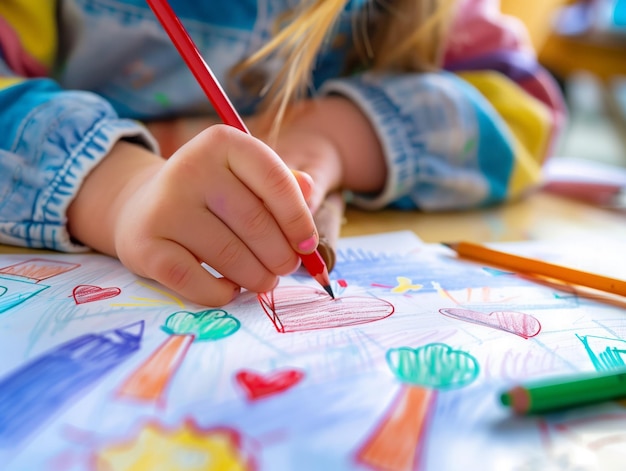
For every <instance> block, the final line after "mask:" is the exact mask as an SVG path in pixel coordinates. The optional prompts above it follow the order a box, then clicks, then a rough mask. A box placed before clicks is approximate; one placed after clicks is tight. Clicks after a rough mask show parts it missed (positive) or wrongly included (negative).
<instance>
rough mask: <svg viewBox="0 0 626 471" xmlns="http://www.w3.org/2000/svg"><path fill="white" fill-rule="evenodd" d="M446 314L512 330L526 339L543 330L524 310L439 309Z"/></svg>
mask: <svg viewBox="0 0 626 471" xmlns="http://www.w3.org/2000/svg"><path fill="white" fill-rule="evenodd" d="M439 312H440V313H442V314H443V315H444V316H448V317H453V318H455V319H460V320H462V321H467V322H471V323H473V324H480V325H485V326H487V327H493V328H494V329H499V330H503V331H505V332H510V333H512V334H515V335H519V336H520V337H524V338H525V339H527V338H530V337H534V336H535V335H537V334H538V333H539V331H541V324H540V323H539V321H538V320H537V319H536V318H535V317H533V316H531V315H529V314H525V313H523V312H516V311H495V312H490V313H489V314H487V313H484V312H477V311H470V310H469V309H454V308H452V309H439Z"/></svg>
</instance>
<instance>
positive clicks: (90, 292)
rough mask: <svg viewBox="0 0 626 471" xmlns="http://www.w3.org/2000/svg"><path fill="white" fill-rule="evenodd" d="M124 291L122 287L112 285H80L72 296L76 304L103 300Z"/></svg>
mask: <svg viewBox="0 0 626 471" xmlns="http://www.w3.org/2000/svg"><path fill="white" fill-rule="evenodd" d="M121 292H122V290H121V289H119V288H115V287H110V288H100V287H99V286H93V285H78V286H77V287H76V288H74V291H72V296H73V297H74V301H75V302H76V304H85V303H91V302H93V301H101V300H103V299H108V298H114V297H115V296H117V295H118V294H120V293H121Z"/></svg>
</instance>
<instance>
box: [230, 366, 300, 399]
mask: <svg viewBox="0 0 626 471" xmlns="http://www.w3.org/2000/svg"><path fill="white" fill-rule="evenodd" d="M302 378H304V372H303V371H300V370H295V369H289V370H282V371H272V372H270V373H268V374H266V375H262V374H260V373H256V372H254V371H250V370H241V371H239V372H238V373H237V374H236V375H235V379H236V380H237V382H238V383H239V385H240V386H241V387H242V388H243V390H244V392H245V393H246V396H247V397H248V399H249V400H250V401H255V400H257V399H261V398H263V397H267V396H272V395H274V394H278V393H280V392H283V391H286V390H287V389H289V388H291V387H292V386H295V385H296V384H298V383H299V382H300V381H301V380H302Z"/></svg>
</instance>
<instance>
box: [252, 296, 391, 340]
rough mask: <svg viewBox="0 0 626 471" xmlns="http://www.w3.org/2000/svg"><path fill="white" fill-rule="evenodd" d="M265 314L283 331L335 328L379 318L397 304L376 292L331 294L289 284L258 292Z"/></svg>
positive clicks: (373, 320)
mask: <svg viewBox="0 0 626 471" xmlns="http://www.w3.org/2000/svg"><path fill="white" fill-rule="evenodd" d="M257 298H258V300H259V302H260V303H261V306H262V307H263V310H264V311H265V314H267V317H269V318H270V320H271V321H272V323H273V324H274V327H276V330H277V331H278V332H281V333H285V332H301V331H305V330H316V329H331V328H333V327H345V326H349V325H357V324H366V323H369V322H375V321H379V320H381V319H384V318H385V317H389V316H390V315H391V314H393V311H394V307H393V305H392V304H391V303H389V302H387V301H385V300H384V299H380V298H375V297H374V296H346V297H339V298H335V299H333V298H331V297H330V296H328V294H327V293H326V292H324V291H321V290H318V289H315V288H312V287H310V286H285V287H283V288H276V289H275V290H274V291H271V292H268V293H261V294H259V295H258V296H257Z"/></svg>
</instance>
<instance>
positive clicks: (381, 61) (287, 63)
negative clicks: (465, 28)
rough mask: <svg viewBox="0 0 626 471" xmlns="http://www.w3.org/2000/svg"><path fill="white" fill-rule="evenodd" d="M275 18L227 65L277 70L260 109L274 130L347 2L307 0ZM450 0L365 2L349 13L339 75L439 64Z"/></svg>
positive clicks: (301, 87)
mask: <svg viewBox="0 0 626 471" xmlns="http://www.w3.org/2000/svg"><path fill="white" fill-rule="evenodd" d="M301 3H302V5H301V6H300V7H299V8H298V9H297V10H295V11H294V12H292V14H291V15H289V16H291V17H290V18H289V17H287V16H285V17H283V18H280V21H281V22H283V23H285V24H286V23H287V20H289V19H291V22H290V23H289V24H286V26H284V27H282V28H280V25H279V28H278V30H277V32H276V34H275V35H274V37H273V38H272V39H271V41H269V42H268V43H267V44H265V45H264V46H263V47H262V48H261V49H260V50H258V51H257V52H256V53H255V54H253V55H252V56H251V57H249V58H248V59H246V60H245V61H243V62H242V63H241V64H239V65H238V66H237V67H235V68H234V69H233V72H234V73H240V72H244V73H245V71H246V70H252V69H253V67H254V66H255V65H256V64H258V63H260V62H262V61H263V60H264V59H268V58H270V57H278V58H280V59H282V64H283V65H282V68H281V69H280V70H279V71H278V74H277V75H276V76H275V77H273V81H272V83H269V84H266V87H265V88H264V90H263V91H262V98H263V102H262V103H263V108H264V109H266V110H269V111H271V112H273V113H275V119H274V126H275V130H277V129H278V126H279V123H280V122H281V121H282V120H283V118H284V116H285V112H286V110H287V107H288V105H289V104H290V103H292V102H293V101H294V100H296V99H298V98H299V97H301V96H303V95H304V94H305V92H306V90H307V87H308V86H309V84H310V80H311V75H312V70H313V67H314V64H315V60H316V58H317V55H318V53H319V51H320V50H321V49H322V47H323V46H324V44H325V41H327V40H328V39H330V36H331V34H330V33H331V31H332V28H333V26H334V25H335V24H336V22H337V20H338V19H339V16H340V14H341V13H342V11H343V10H344V9H345V8H346V6H347V5H348V3H350V0H309V1H304V2H301ZM454 4H455V0H370V1H368V2H366V4H365V5H364V6H363V7H362V8H360V9H359V11H355V16H354V17H353V28H352V29H353V38H352V43H353V50H352V51H351V56H350V58H349V60H348V63H347V64H346V70H345V73H346V74H349V73H351V72H353V71H355V70H359V69H368V70H378V71H385V70H398V71H406V72H418V71H428V70H436V69H438V68H440V66H441V61H442V58H443V49H444V46H445V37H446V34H447V30H448V26H449V23H450V19H451V17H452V14H453V6H454Z"/></svg>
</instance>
